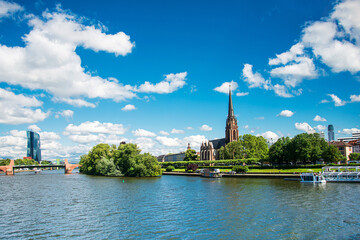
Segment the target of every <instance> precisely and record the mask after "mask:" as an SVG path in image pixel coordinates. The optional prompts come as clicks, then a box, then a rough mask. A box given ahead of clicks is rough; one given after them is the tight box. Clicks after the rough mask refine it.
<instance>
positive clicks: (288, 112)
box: [277, 110, 294, 117]
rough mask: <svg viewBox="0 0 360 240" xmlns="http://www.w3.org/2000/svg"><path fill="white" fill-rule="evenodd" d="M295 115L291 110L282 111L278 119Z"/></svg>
mask: <svg viewBox="0 0 360 240" xmlns="http://www.w3.org/2000/svg"><path fill="white" fill-rule="evenodd" d="M293 115H294V112H292V111H290V110H282V111H281V112H280V113H279V114H278V115H277V116H278V117H292V116H293Z"/></svg>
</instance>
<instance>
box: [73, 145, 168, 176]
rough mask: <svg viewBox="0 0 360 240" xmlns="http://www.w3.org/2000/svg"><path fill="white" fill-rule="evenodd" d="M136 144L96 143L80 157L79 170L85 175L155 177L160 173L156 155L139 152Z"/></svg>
mask: <svg viewBox="0 0 360 240" xmlns="http://www.w3.org/2000/svg"><path fill="white" fill-rule="evenodd" d="M140 152H141V150H140V149H139V148H138V146H137V145H136V144H132V143H128V144H126V143H120V145H119V146H118V147H116V145H111V146H110V145H108V144H104V143H101V144H98V145H96V146H95V147H93V148H92V149H91V150H90V151H89V153H88V154H85V155H82V156H81V157H80V163H79V164H81V165H82V166H81V167H80V172H81V173H84V174H87V175H96V176H110V177H156V176H160V175H161V174H162V171H161V167H160V164H159V162H158V160H157V158H156V157H154V156H153V155H151V154H150V153H144V154H140Z"/></svg>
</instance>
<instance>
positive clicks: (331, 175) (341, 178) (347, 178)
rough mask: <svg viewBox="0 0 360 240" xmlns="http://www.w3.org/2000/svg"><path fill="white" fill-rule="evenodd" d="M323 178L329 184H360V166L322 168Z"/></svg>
mask: <svg viewBox="0 0 360 240" xmlns="http://www.w3.org/2000/svg"><path fill="white" fill-rule="evenodd" d="M322 176H323V177H324V178H325V180H326V181H327V182H353V183H360V166H340V167H335V166H326V167H323V168H322Z"/></svg>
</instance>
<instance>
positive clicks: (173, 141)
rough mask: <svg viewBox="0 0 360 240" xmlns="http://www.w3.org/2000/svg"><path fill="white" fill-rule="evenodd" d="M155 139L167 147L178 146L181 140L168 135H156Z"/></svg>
mask: <svg viewBox="0 0 360 240" xmlns="http://www.w3.org/2000/svg"><path fill="white" fill-rule="evenodd" d="M156 140H157V141H158V142H159V143H161V144H162V145H165V146H168V147H179V146H181V145H182V141H181V140H180V139H178V138H169V137H161V136H158V137H156Z"/></svg>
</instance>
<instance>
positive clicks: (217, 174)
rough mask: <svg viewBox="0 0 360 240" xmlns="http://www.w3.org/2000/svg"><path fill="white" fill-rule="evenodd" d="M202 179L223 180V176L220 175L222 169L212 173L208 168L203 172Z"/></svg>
mask: <svg viewBox="0 0 360 240" xmlns="http://www.w3.org/2000/svg"><path fill="white" fill-rule="evenodd" d="M201 177H207V178H221V177H222V175H221V174H220V169H214V170H213V171H211V170H210V169H208V168H205V169H203V170H202V171H201Z"/></svg>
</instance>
